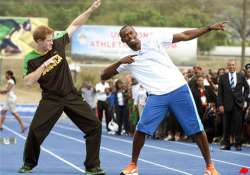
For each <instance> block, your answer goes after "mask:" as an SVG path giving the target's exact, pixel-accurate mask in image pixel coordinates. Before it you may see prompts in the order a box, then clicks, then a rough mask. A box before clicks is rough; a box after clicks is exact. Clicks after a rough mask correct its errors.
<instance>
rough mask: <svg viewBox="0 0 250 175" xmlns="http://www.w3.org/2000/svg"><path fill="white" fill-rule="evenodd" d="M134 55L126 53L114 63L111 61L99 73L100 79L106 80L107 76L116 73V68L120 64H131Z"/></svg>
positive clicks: (109, 76)
mask: <svg viewBox="0 0 250 175" xmlns="http://www.w3.org/2000/svg"><path fill="white" fill-rule="evenodd" d="M134 56H136V55H128V56H126V57H124V58H122V59H121V60H119V61H117V62H116V63H113V64H112V65H110V66H108V67H107V68H105V69H104V70H103V71H102V73H101V80H108V79H109V78H111V77H113V76H114V75H116V74H118V72H117V68H118V67H119V66H120V65H121V64H131V63H133V62H134V58H133V57H134Z"/></svg>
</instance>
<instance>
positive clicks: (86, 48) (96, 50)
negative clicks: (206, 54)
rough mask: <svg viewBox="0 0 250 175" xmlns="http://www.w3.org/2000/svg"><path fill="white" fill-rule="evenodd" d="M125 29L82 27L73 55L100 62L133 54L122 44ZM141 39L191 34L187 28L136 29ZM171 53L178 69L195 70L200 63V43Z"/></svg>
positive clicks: (74, 41) (179, 46)
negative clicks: (122, 31) (197, 63)
mask: <svg viewBox="0 0 250 175" xmlns="http://www.w3.org/2000/svg"><path fill="white" fill-rule="evenodd" d="M121 27H122V26H98V25H84V26H81V27H80V28H79V29H78V30H77V31H76V32H75V33H74V35H73V37H72V48H71V51H72V54H73V55H83V56H89V57H97V58H99V59H102V58H105V59H107V58H108V59H114V60H117V59H120V58H122V57H124V56H126V55H129V54H130V49H129V48H128V47H127V46H126V44H124V43H122V42H121V40H120V36H119V30H120V29H121ZM135 30H136V31H137V34H138V38H139V39H141V40H146V39H148V38H149V37H151V36H152V35H154V36H156V37H161V36H162V35H172V34H175V33H179V32H182V31H184V30H188V29H187V28H167V27H135ZM166 51H167V53H168V54H169V56H170V57H171V58H172V60H173V62H174V63H175V64H177V65H178V66H192V65H195V64H196V60H197V39H193V40H190V41H185V42H178V43H174V44H172V45H171V46H170V47H169V46H168V47H167V48H166Z"/></svg>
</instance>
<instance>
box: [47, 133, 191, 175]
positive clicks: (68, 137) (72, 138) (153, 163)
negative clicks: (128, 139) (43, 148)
mask: <svg viewBox="0 0 250 175" xmlns="http://www.w3.org/2000/svg"><path fill="white" fill-rule="evenodd" d="M51 134H54V135H57V136H61V137H64V138H66V139H69V140H73V141H76V142H80V143H85V142H84V141H83V140H80V139H77V138H74V137H71V136H68V135H65V134H62V133H59V132H56V131H51ZM101 149H103V150H106V151H109V152H112V153H115V154H119V155H122V156H125V157H129V158H131V156H130V155H128V154H124V153H122V152H119V151H116V150H113V149H109V148H107V147H104V146H101ZM139 160H140V161H142V162H144V163H147V164H150V165H154V166H158V167H161V168H164V169H168V170H171V171H175V172H179V173H181V174H186V175H192V174H190V173H188V172H184V171H181V170H177V169H175V168H171V167H168V166H165V165H162V164H159V163H155V162H151V161H148V160H145V159H139Z"/></svg>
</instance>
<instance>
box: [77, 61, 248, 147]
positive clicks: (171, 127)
mask: <svg viewBox="0 0 250 175" xmlns="http://www.w3.org/2000/svg"><path fill="white" fill-rule="evenodd" d="M232 67H233V68H232ZM236 69H237V67H236V64H235V61H234V60H229V61H228V63H227V65H225V67H222V68H219V69H218V70H211V69H209V70H206V71H205V70H204V68H202V67H200V66H194V67H193V68H191V69H183V70H181V71H182V73H183V75H184V77H185V79H186V81H187V82H188V84H189V87H190V90H191V92H192V95H193V98H194V101H195V104H196V106H197V112H198V114H199V116H200V119H201V121H202V123H203V125H204V128H205V131H206V133H207V137H208V141H209V143H220V144H221V145H222V147H221V149H224V150H229V149H230V147H231V145H235V148H236V150H238V151H240V150H241V145H242V144H243V143H245V144H250V113H249V111H250V107H249V106H250V95H249V93H248V94H246V93H244V92H247V91H248V90H247V89H248V86H250V64H247V65H246V66H245V69H244V70H242V71H241V72H239V73H237V75H238V78H236V80H238V82H235V86H236V84H237V86H240V87H239V89H238V90H239V91H241V92H242V93H241V92H236V95H235V91H234V90H231V91H228V92H225V85H223V81H224V80H223V75H224V76H226V77H228V76H229V74H230V71H231V72H236ZM239 77H242V78H243V79H244V80H245V81H243V82H240V78H239ZM244 83H246V84H244ZM246 85H247V86H246ZM229 86H230V82H229V81H228V87H229ZM81 92H82V96H83V98H84V99H85V100H86V102H87V103H88V104H89V105H90V106H91V107H92V110H94V111H96V115H97V117H98V118H99V120H100V121H102V118H103V114H105V115H104V116H105V121H106V130H107V132H108V133H109V134H117V135H120V134H125V135H130V136H133V134H134V129H135V126H136V124H137V122H138V120H139V118H140V115H141V113H142V110H143V107H144V106H145V104H146V100H147V96H148V93H147V92H146V90H145V88H144V87H143V86H142V85H140V84H139V83H138V82H137V81H136V79H135V78H133V77H132V76H130V75H126V76H124V77H123V78H120V79H114V78H113V79H111V80H108V81H101V82H100V83H98V84H96V85H92V84H91V83H90V82H84V83H83V85H82V87H81ZM230 96H231V97H230ZM237 96H240V97H237ZM226 97H230V99H225V100H223V99H224V98H226ZM236 98H239V99H240V100H241V99H242V98H243V99H244V100H243V102H242V106H237V105H238V104H237V99H236ZM240 100H239V101H240ZM222 101H223V102H222ZM228 103H229V104H231V107H230V109H229V110H225V109H224V110H225V111H222V110H221V109H220V108H221V106H223V107H224V106H227V105H228ZM231 109H233V110H234V112H231V111H232V110H231ZM228 111H229V112H228ZM104 112H105V113H104ZM228 113H229V114H228ZM111 120H112V122H113V121H115V122H116V123H117V125H118V129H117V130H115V131H114V130H112V127H110V128H109V127H108V124H109V122H110V121H111ZM153 138H155V139H164V140H168V141H179V140H184V141H192V138H190V137H187V136H186V135H185V134H184V132H183V130H182V128H181V127H180V125H179V123H178V121H177V120H176V118H175V116H174V115H173V114H171V112H169V113H168V114H167V117H166V118H165V119H164V120H163V121H162V123H161V125H160V126H159V128H158V129H157V131H156V132H155V134H154V136H153Z"/></svg>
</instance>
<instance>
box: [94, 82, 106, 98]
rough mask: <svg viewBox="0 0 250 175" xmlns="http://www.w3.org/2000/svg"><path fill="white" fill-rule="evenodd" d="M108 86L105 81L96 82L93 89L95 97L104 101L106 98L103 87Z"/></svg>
mask: <svg viewBox="0 0 250 175" xmlns="http://www.w3.org/2000/svg"><path fill="white" fill-rule="evenodd" d="M106 88H109V84H108V83H107V82H105V83H104V84H102V83H101V82H100V83H97V84H96V86H95V90H96V99H97V100H100V101H106V100H107V95H106V92H105V89H106Z"/></svg>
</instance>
